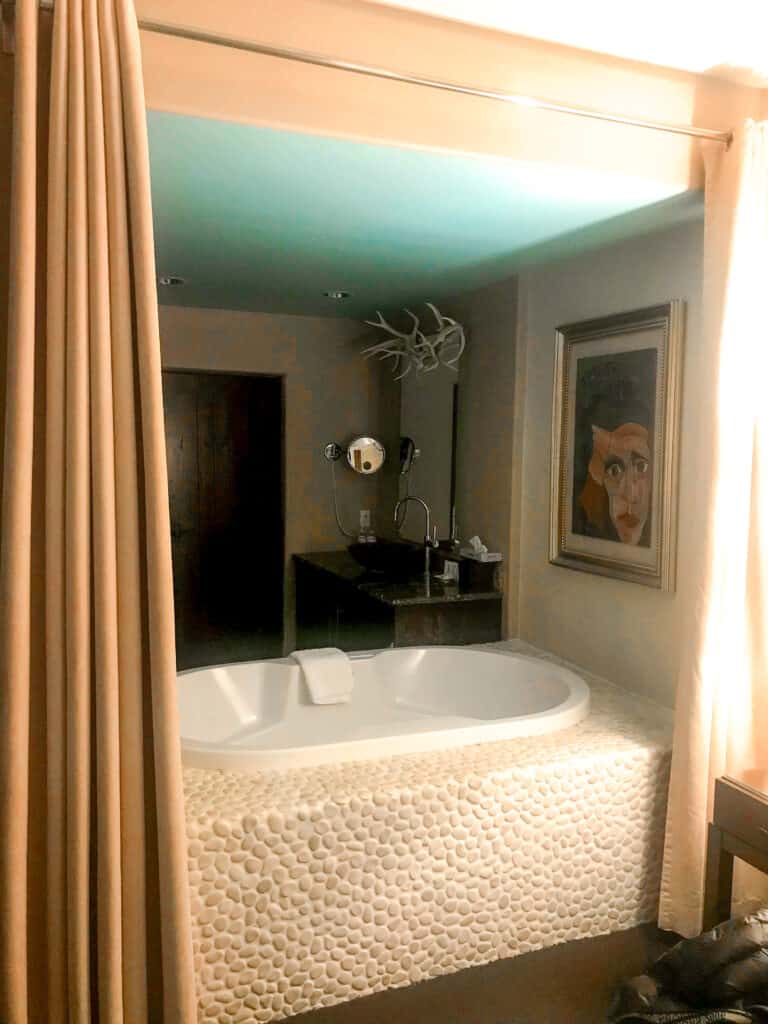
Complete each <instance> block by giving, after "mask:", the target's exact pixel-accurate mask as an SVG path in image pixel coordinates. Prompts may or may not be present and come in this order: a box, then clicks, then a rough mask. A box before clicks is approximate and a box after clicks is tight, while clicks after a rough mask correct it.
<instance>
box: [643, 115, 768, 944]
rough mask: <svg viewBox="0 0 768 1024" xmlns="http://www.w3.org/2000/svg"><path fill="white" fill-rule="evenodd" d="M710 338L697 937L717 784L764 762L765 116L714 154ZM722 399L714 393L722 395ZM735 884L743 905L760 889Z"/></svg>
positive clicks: (689, 775)
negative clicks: (712, 376) (713, 401)
mask: <svg viewBox="0 0 768 1024" xmlns="http://www.w3.org/2000/svg"><path fill="white" fill-rule="evenodd" d="M705 156H706V173H707V177H706V225H705V260H704V266H705V273H704V294H705V302H704V325H705V327H704V332H705V333H704V337H703V338H702V339H701V343H702V344H704V345H705V346H706V347H707V350H708V351H711V354H712V364H713V366H716V367H717V368H718V370H719V376H718V378H717V382H716V388H717V407H716V410H714V411H715V412H716V415H708V416H706V420H707V422H708V423H711V430H710V432H707V430H706V429H703V430H702V433H701V436H699V437H698V438H697V444H698V447H699V450H700V452H701V453H702V457H703V463H704V464H706V461H707V457H708V453H709V452H711V453H712V455H713V458H712V459H711V460H710V464H709V467H708V471H706V472H703V473H702V474H700V476H701V488H702V489H701V494H700V505H699V507H700V508H702V509H705V510H706V509H711V510H712V512H711V522H710V527H709V536H708V550H707V552H706V556H705V558H704V560H703V563H702V564H703V566H704V575H703V578H702V580H701V581H700V587H699V590H698V593H697V595H696V597H697V601H696V607H695V623H694V627H693V630H692V638H693V642H692V643H691V644H690V646H689V647H688V648H687V649H686V650H685V651H684V653H683V660H682V666H681V674H680V679H679V683H678V694H677V710H676V716H675V739H674V748H673V755H672V777H671V782H670V792H669V809H668V813H667V833H666V848H665V856H664V870H663V876H662V893H661V910H660V924H661V925H662V927H664V928H670V929H673V930H674V931H677V932H680V933H681V934H683V935H694V934H696V933H698V932H699V930H700V925H701V914H702V894H703V880H704V867H705V859H706V841H707V824H708V821H709V819H710V816H711V811H712V796H713V787H714V780H715V779H716V778H717V777H718V776H719V775H723V774H725V773H734V772H739V771H740V770H742V769H746V768H763V769H766V768H768V392H767V391H766V382H768V317H767V313H768V308H767V306H766V294H768V122H766V123H754V122H747V124H746V125H745V126H744V128H743V130H742V131H740V132H739V133H737V137H736V139H735V141H734V144H733V146H732V147H731V149H730V151H728V152H726V151H724V149H723V147H715V148H711V149H708V150H707V151H706V154H705ZM713 393H714V390H713ZM764 892H765V890H763V891H762V892H761V886H760V881H759V879H758V878H757V876H756V875H755V874H754V873H753V872H751V871H749V870H744V871H743V872H742V874H741V876H740V877H739V875H737V878H736V889H735V892H734V896H735V899H736V901H737V902H742V903H744V904H746V903H749V902H750V900H751V898H752V897H759V896H761V895H763V894H764Z"/></svg>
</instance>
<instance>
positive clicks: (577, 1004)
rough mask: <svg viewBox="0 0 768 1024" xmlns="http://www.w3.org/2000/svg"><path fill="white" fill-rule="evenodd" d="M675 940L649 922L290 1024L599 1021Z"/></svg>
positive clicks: (569, 1023) (320, 1012)
mask: <svg viewBox="0 0 768 1024" xmlns="http://www.w3.org/2000/svg"><path fill="white" fill-rule="evenodd" d="M675 938H676V937H673V936H670V935H669V934H668V933H664V932H660V931H659V930H658V929H657V928H654V927H653V926H651V925H644V926H642V927H640V928H633V929H631V930H630V931H626V932H617V933H616V934H614V935H606V936H601V937H600V938H597V939H582V940H580V941H579V942H566V943H563V944H562V945H560V946H552V947H551V948H549V949H542V950H539V951H538V952H536V953H525V954H524V955H522V956H518V957H515V958H514V959H512V960H497V961H496V962H495V963H492V964H488V965H486V966H485V967H473V968H471V969H469V970H466V971H459V972H458V973H456V974H449V975H446V976H445V977H442V978H435V979H433V980H432V981H425V982H422V983H421V984H419V985H411V986H409V987H408V988H398V989H391V990H389V991H388V992H379V993H377V994H376V995H373V996H366V997H365V998H363V999H355V1000H353V1001H352V1002H350V1003H343V1004H341V1005H339V1006H331V1007H326V1008H324V1009H320V1010H314V1011H313V1012H312V1013H304V1014H300V1015H299V1016H297V1017H292V1018H291V1024H602V1022H604V1021H605V1019H606V1014H607V1012H608V1008H609V1006H610V1002H611V997H612V995H613V993H614V991H615V989H616V986H617V985H618V983H619V982H620V981H622V980H623V979H626V978H631V977H633V976H634V975H636V974H642V973H643V971H644V970H645V968H646V967H647V966H648V964H649V963H650V962H651V961H652V960H654V959H655V958H656V957H657V956H658V955H659V954H660V953H662V952H663V951H664V949H665V948H666V947H667V946H668V945H670V944H671V943H672V942H673V941H675Z"/></svg>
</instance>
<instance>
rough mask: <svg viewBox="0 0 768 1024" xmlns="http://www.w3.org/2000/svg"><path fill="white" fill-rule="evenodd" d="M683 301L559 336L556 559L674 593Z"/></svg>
mask: <svg viewBox="0 0 768 1024" xmlns="http://www.w3.org/2000/svg"><path fill="white" fill-rule="evenodd" d="M684 309H685V307H684V303H683V302H682V301H680V300H675V301H672V302H667V303H665V304H664V305H660V306H651V307H649V308H647V309H638V310H634V311H633V312H631V313H621V314H618V315H616V316H608V317H601V318H600V319H597V320H585V321H583V322H581V323H575V324H566V325H565V326H563V327H560V328H558V330H557V331H556V357H555V393H554V409H553V418H552V505H551V530H550V561H551V562H553V563H554V564H555V565H562V566H567V567H569V568H571V569H580V570H582V571H583V572H593V573H600V574H602V575H604V576H613V577H616V578H619V579H624V580H630V581H632V582H634V583H643V584H645V585H646V586H649V587H658V588H659V589H661V590H673V589H674V576H675V544H676V522H675V519H676V510H677V447H678V445H677V441H678V426H679V416H680V411H679V406H680V378H681V367H682V345H683V331H684Z"/></svg>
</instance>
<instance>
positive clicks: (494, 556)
mask: <svg viewBox="0 0 768 1024" xmlns="http://www.w3.org/2000/svg"><path fill="white" fill-rule="evenodd" d="M459 554H460V555H461V557H462V558H471V559H473V560H474V561H475V562H500V561H501V552H499V551H474V550H473V549H472V548H462V549H461V550H460V551H459Z"/></svg>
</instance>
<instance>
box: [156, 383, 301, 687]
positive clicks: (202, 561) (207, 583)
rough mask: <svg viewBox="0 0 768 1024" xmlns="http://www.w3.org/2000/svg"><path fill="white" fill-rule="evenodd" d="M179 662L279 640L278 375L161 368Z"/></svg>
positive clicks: (240, 656) (206, 660)
mask: <svg viewBox="0 0 768 1024" xmlns="http://www.w3.org/2000/svg"><path fill="white" fill-rule="evenodd" d="M163 398H164V404H165V437H166V447H167V452H168V482H169V489H170V506H171V541H172V549H173V588H174V599H175V605H176V652H177V663H178V667H179V668H180V669H181V668H193V667H195V666H198V665H215V664H221V663H223V662H228V661H247V660H250V659H256V658H273V657H278V656H279V655H280V654H282V643H283V639H282V638H283V562H284V554H283V539H284V518H283V480H282V472H283V470H282V466H283V441H282V435H283V431H282V422H283V410H282V381H281V379H280V378H279V377H260V376H249V375H244V374H243V375H240V374H237V375H236V374H224V373H203V372H186V371H177V370H166V371H164V372H163Z"/></svg>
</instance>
